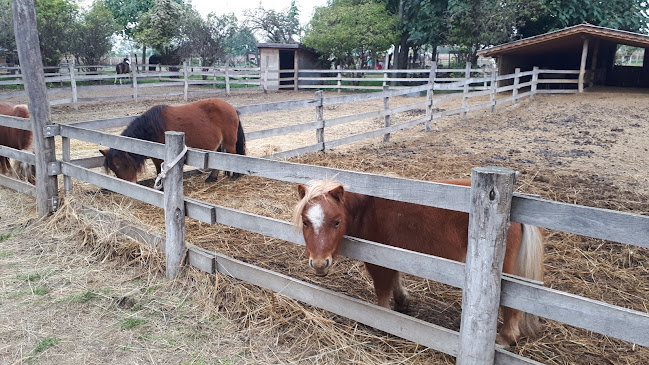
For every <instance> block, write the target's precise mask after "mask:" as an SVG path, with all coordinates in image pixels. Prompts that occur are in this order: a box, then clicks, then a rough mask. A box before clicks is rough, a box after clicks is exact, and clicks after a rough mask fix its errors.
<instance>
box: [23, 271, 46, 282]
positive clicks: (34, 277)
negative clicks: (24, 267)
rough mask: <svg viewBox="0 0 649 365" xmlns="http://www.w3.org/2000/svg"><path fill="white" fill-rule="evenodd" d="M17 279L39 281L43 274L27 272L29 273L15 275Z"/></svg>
mask: <svg viewBox="0 0 649 365" xmlns="http://www.w3.org/2000/svg"><path fill="white" fill-rule="evenodd" d="M17 278H18V280H23V281H29V282H32V283H33V282H35V281H40V280H41V279H42V278H43V275H41V274H38V273H37V274H29V275H24V274H20V275H18V276H17Z"/></svg>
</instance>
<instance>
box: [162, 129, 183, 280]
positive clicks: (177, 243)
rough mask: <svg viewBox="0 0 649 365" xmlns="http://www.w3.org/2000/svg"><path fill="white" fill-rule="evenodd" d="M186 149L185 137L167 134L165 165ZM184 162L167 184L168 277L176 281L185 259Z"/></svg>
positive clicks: (173, 171) (174, 133)
mask: <svg viewBox="0 0 649 365" xmlns="http://www.w3.org/2000/svg"><path fill="white" fill-rule="evenodd" d="M184 147H185V133H182V132H165V163H170V162H171V161H173V160H174V159H175V158H176V157H177V156H178V155H180V154H181V153H182V151H183V149H184ZM184 161H185V159H184V158H182V159H181V160H180V161H179V162H178V163H177V164H176V165H174V166H172V167H171V168H170V169H169V171H167V175H166V178H165V180H164V208H165V227H166V229H165V230H166V244H165V253H166V259H167V269H166V275H167V278H168V279H174V278H175V277H176V275H178V272H179V271H180V266H181V265H182V260H183V257H184V256H185V248H186V245H185V200H184V195H183V165H184V163H183V162H184Z"/></svg>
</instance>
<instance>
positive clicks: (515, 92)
mask: <svg viewBox="0 0 649 365" xmlns="http://www.w3.org/2000/svg"><path fill="white" fill-rule="evenodd" d="M520 82H521V69H520V68H518V67H517V68H516V70H515V71H514V89H513V90H512V105H514V104H516V99H518V84H519V83H520Z"/></svg>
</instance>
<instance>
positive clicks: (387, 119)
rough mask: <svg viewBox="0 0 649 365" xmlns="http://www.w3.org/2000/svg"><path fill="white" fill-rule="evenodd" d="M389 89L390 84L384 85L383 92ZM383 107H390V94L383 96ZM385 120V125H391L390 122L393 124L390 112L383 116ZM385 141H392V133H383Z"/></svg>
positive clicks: (386, 108)
mask: <svg viewBox="0 0 649 365" xmlns="http://www.w3.org/2000/svg"><path fill="white" fill-rule="evenodd" d="M389 90H390V86H388V85H383V92H387V91H389ZM383 109H384V110H388V109H390V97H389V96H385V97H384V98H383ZM383 121H384V125H385V127H386V128H387V127H389V126H390V124H391V121H390V114H386V115H385V116H384V117H383ZM383 142H390V133H386V134H384V135H383Z"/></svg>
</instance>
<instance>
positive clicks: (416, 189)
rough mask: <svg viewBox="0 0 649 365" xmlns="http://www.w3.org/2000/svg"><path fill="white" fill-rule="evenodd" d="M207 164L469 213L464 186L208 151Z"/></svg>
mask: <svg viewBox="0 0 649 365" xmlns="http://www.w3.org/2000/svg"><path fill="white" fill-rule="evenodd" d="M420 123H421V121H420ZM397 126H398V125H397ZM382 132H384V131H382ZM207 165H208V167H209V168H211V169H219V170H224V171H233V172H239V173H242V174H248V175H255V176H261V177H266V178H270V179H274V180H280V181H286V182H293V183H302V184H303V183H306V182H308V181H310V180H314V179H323V178H326V177H330V178H333V177H336V180H337V181H339V182H340V183H341V184H343V185H345V186H346V188H347V189H348V190H350V191H353V192H358V193H363V194H369V195H373V196H378V197H381V198H386V199H392V200H401V201H405V202H409V203H415V204H422V205H429V206H434V207H439V208H444V209H452V210H458V211H463V212H468V211H469V188H468V187H466V186H457V185H448V184H440V183H434V182H428V181H419V180H411V179H404V178H398V177H391V176H383V175H375V174H368V173H362V172H354V171H348V170H339V169H333V168H329V167H322V166H313V165H302V164H296V163H292V162H280V161H272V160H268V159H263V158H256V157H251V156H241V155H234V154H230V153H221V152H208V161H207Z"/></svg>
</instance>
